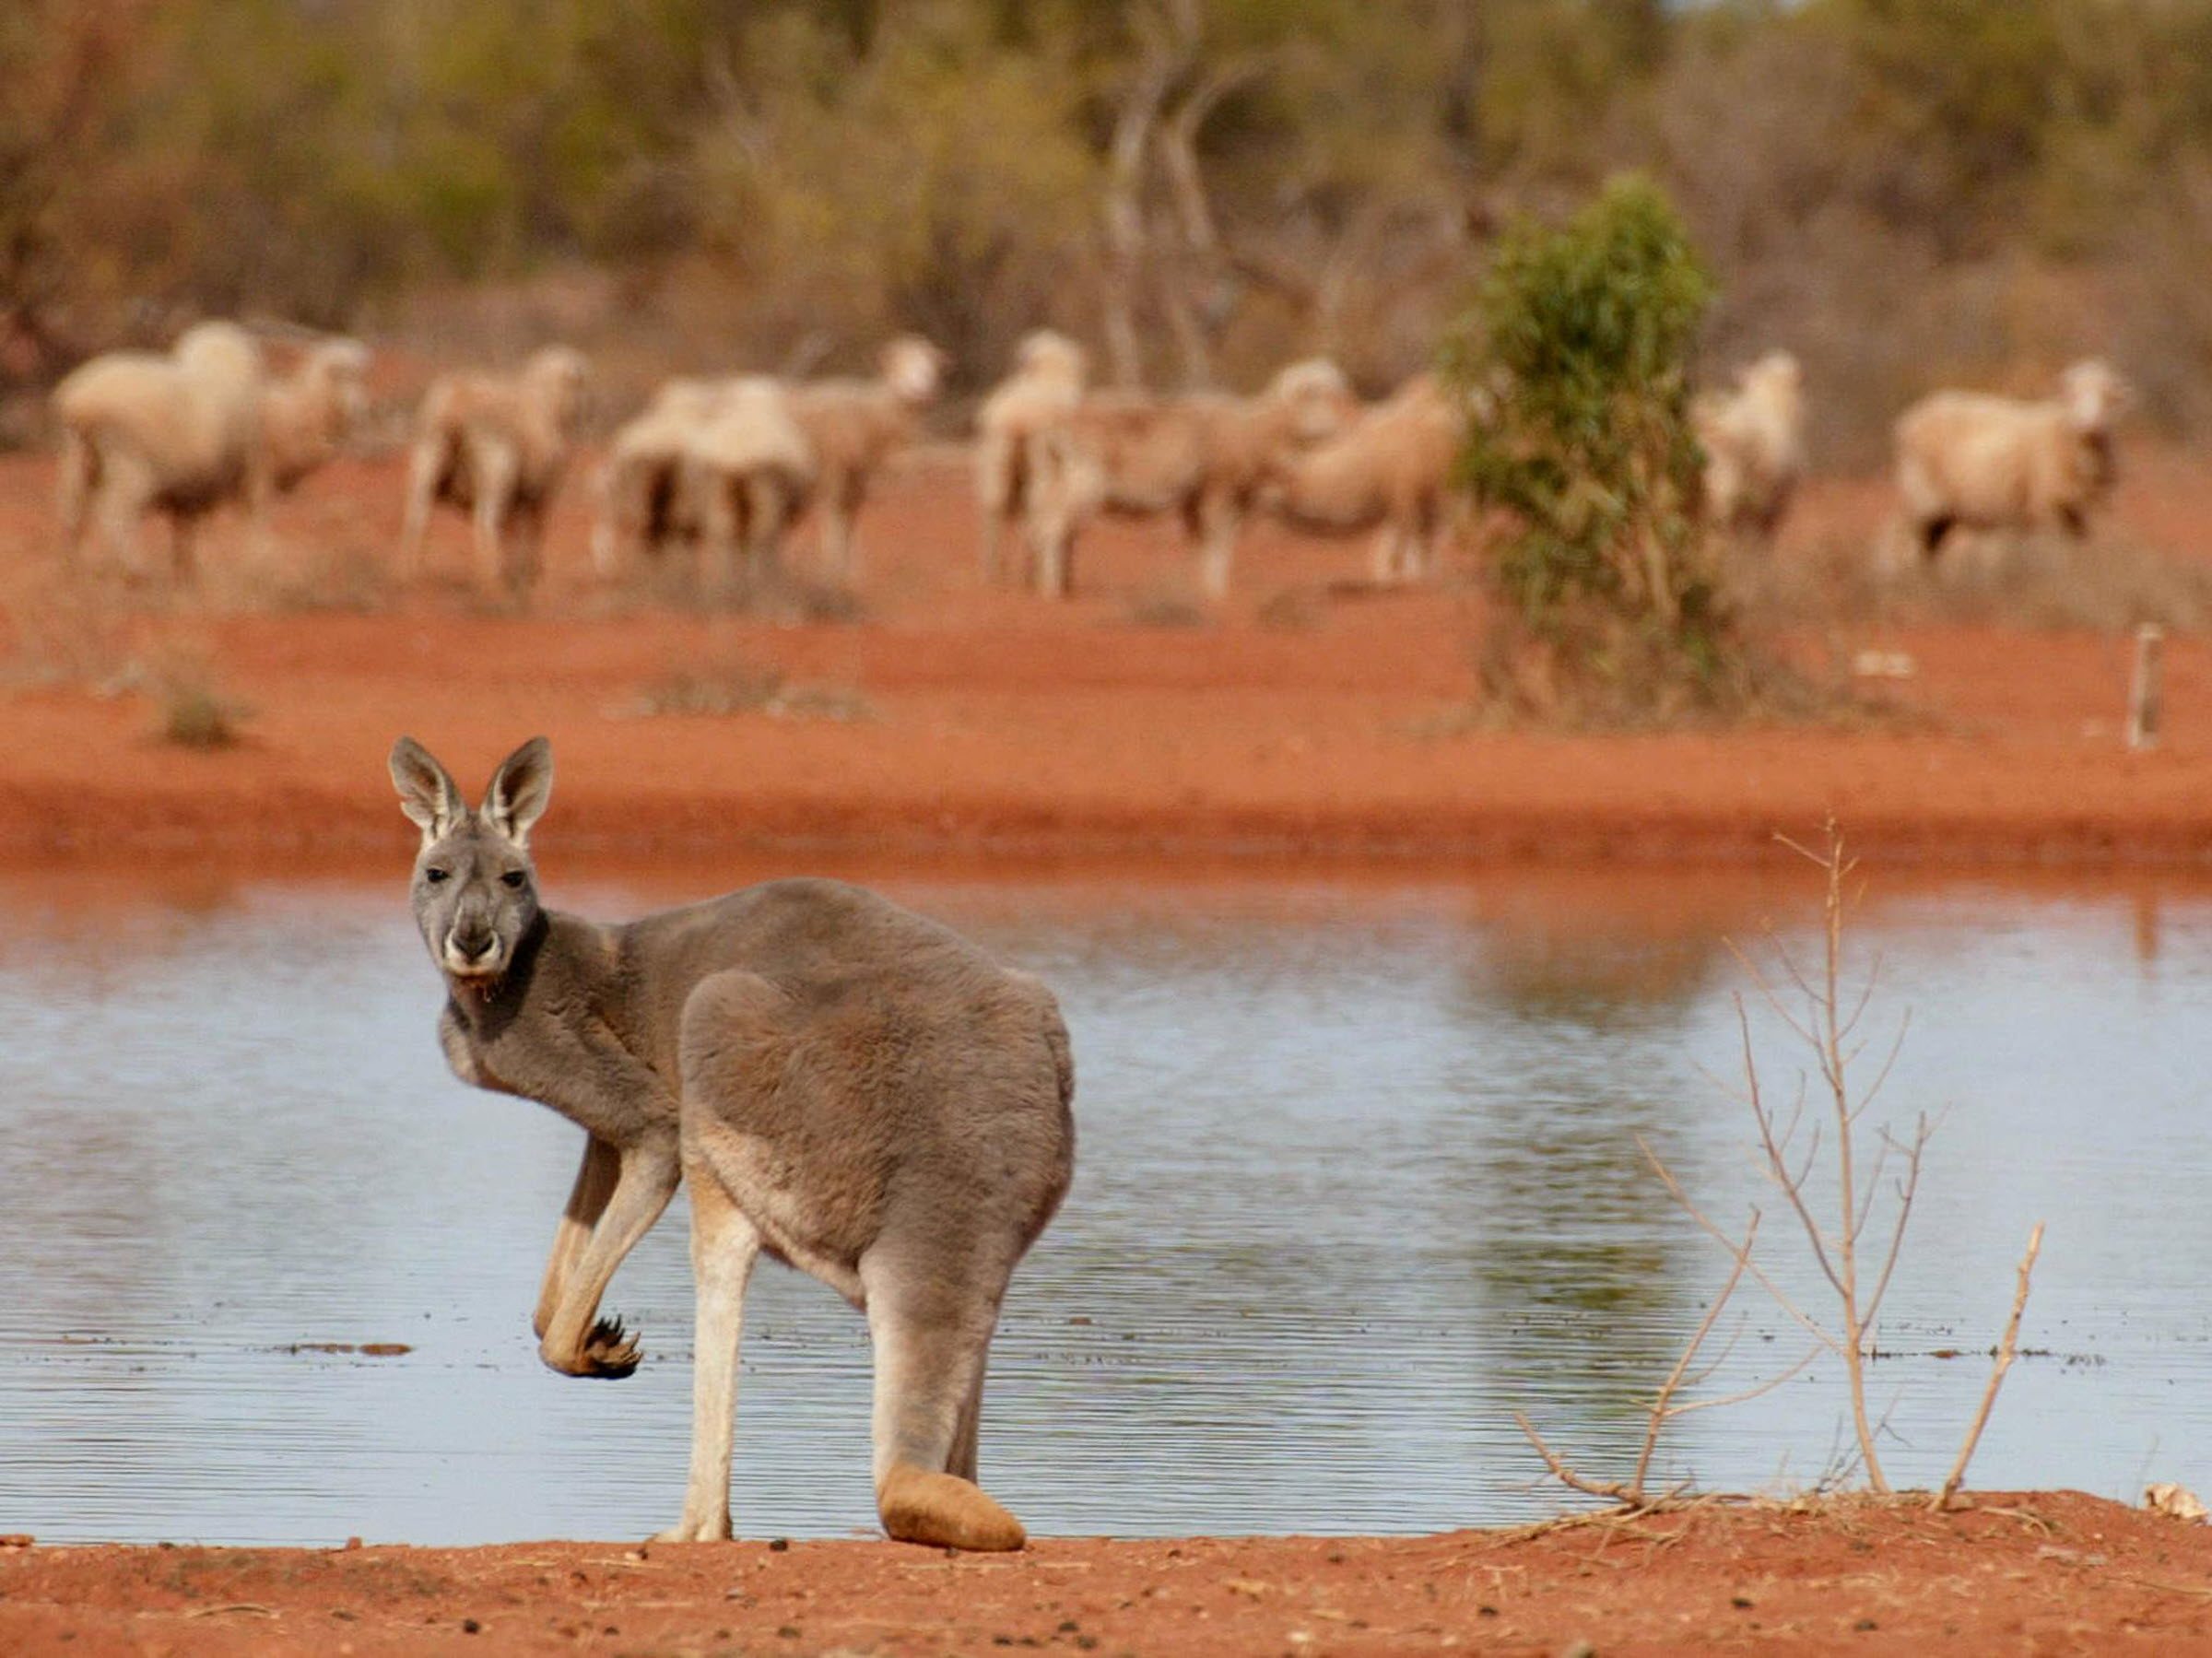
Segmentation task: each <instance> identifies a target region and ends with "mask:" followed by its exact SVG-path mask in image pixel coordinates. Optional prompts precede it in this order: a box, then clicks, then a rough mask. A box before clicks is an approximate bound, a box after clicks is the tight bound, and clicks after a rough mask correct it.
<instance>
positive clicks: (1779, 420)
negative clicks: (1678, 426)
mask: <svg viewBox="0 0 2212 1658" xmlns="http://www.w3.org/2000/svg"><path fill="white" fill-rule="evenodd" d="M1690 420H1691V424H1692V425H1693V427H1694V428H1695V429H1696V431H1697V436H1698V441H1699V443H1700V445H1701V446H1702V447H1703V449H1704V451H1705V467H1704V475H1703V495H1704V515H1705V520H1706V522H1707V523H1712V524H1714V525H1716V526H1718V527H1719V528H1721V529H1724V530H1730V531H1735V530H1751V531H1754V532H1756V533H1757V534H1759V535H1764V536H1771V535H1773V533H1774V531H1775V529H1776V528H1777V527H1778V526H1779V525H1780V524H1781V523H1782V518H1783V513H1784V512H1787V511H1788V510H1789V504H1790V497H1791V496H1792V494H1793V493H1794V491H1795V489H1796V488H1797V481H1798V479H1799V477H1800V476H1803V474H1804V471H1805V372H1804V370H1802V369H1800V368H1799V367H1798V365H1797V359H1795V358H1794V357H1793V356H1791V355H1790V354H1789V353H1788V352H1787V351H1770V352H1768V353H1767V354H1766V355H1765V356H1764V357H1762V358H1760V359H1759V360H1758V361H1757V362H1755V363H1753V364H1751V365H1750V366H1749V367H1748V368H1747V369H1744V370H1740V371H1738V373H1737V375H1736V379H1735V390H1733V391H1730V392H1716V393H1709V394H1706V395H1705V396H1703V397H1700V398H1699V399H1698V400H1697V402H1696V403H1695V404H1694V405H1692V406H1691V409H1690Z"/></svg>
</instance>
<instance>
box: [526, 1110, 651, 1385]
mask: <svg viewBox="0 0 2212 1658" xmlns="http://www.w3.org/2000/svg"><path fill="white" fill-rule="evenodd" d="M617 1159H618V1160H617V1168H616V1171H615V1189H614V1191H613V1192H612V1193H611V1194H609V1195H608V1197H607V1200H606V1208H605V1209H604V1210H603V1211H602V1212H601V1213H600V1216H599V1219H598V1222H597V1223H596V1224H595V1225H594V1227H593V1228H592V1230H591V1235H590V1236H589V1237H588V1238H586V1239H585V1241H584V1244H583V1248H582V1252H580V1253H579V1255H578V1257H577V1260H576V1263H575V1264H574V1266H573V1267H572V1268H571V1270H570V1271H569V1273H568V1275H567V1278H566V1280H565V1282H564V1283H563V1284H562V1286H561V1291H560V1296H559V1300H558V1301H557V1302H556V1303H555V1305H554V1308H553V1316H552V1318H551V1320H550V1321H549V1322H548V1323H547V1326H546V1334H545V1338H544V1339H543V1340H542V1341H540V1342H539V1344H538V1348H537V1356H538V1357H539V1358H542V1359H544V1360H545V1361H546V1363H547V1365H548V1366H550V1367H551V1368H552V1369H554V1370H559V1371H560V1372H561V1373H562V1374H563V1375H566V1376H627V1375H629V1373H630V1372H631V1371H632V1370H636V1369H637V1368H638V1348H637V1344H636V1343H634V1342H631V1341H629V1340H627V1339H626V1338H624V1336H623V1335H622V1333H621V1330H620V1327H619V1326H616V1325H609V1326H606V1327H605V1328H602V1327H600V1326H599V1325H598V1324H597V1323H596V1321H597V1319H598V1316H599V1299H600V1297H602V1296H604V1295H605V1294H606V1287H607V1284H608V1283H609V1282H610V1281H611V1280H612V1279H613V1277H614V1276H615V1268H617V1267H618V1266H619V1265H621V1264H622V1262H623V1258H624V1257H625V1256H627V1255H628V1254H629V1252H630V1251H631V1250H633V1249H635V1248H636V1247H637V1243H638V1240H639V1239H641V1238H642V1237H644V1236H645V1234H646V1233H647V1232H649V1231H651V1230H652V1229H653V1222H654V1221H656V1220H658V1219H659V1218H660V1217H661V1211H662V1210H664V1209H665V1208H666V1207H667V1206H668V1200H669V1199H670V1198H671V1197H673V1196H675V1195H676V1187H677V1180H678V1179H679V1178H680V1170H679V1167H678V1165H677V1157H676V1147H675V1146H673V1145H666V1144H662V1143H659V1142H653V1143H651V1144H648V1145H644V1146H629V1147H627V1148H625V1149H623V1150H622V1151H620V1152H618V1154H617Z"/></svg>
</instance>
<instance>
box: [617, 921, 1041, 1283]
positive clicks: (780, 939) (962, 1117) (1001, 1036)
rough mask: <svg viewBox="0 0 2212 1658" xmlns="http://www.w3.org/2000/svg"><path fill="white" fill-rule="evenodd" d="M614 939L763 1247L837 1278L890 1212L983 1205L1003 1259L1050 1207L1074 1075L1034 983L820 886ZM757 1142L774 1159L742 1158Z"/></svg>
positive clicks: (937, 1212) (924, 1216)
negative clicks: (643, 986) (758, 1225)
mask: <svg viewBox="0 0 2212 1658" xmlns="http://www.w3.org/2000/svg"><path fill="white" fill-rule="evenodd" d="M626 947H628V948H629V950H631V951H632V952H633V953H635V954H636V955H637V956H638V957H639V958H640V960H641V964H643V963H650V964H652V965H651V966H650V967H649V968H646V969H645V970H649V971H653V972H654V973H656V975H657V976H658V981H659V982H656V983H655V985H654V986H653V996H654V999H655V1001H656V1004H657V1005H658V1006H659V1008H660V1017H656V1019H655V1024H656V1026H657V1027H660V1028H662V1029H666V1028H668V1026H669V1025H671V1024H673V1026H674V1029H675V1030H676V1032H677V1066H676V1073H677V1075H679V1076H681V1077H682V1078H683V1085H684V1093H685V1111H686V1112H687V1114H688V1116H690V1117H691V1118H692V1119H693V1121H694V1122H695V1123H696V1124H697V1126H698V1128H699V1129H700V1132H701V1134H702V1135H704V1136H705V1137H706V1138H707V1139H708V1140H710V1141H713V1140H718V1139H719V1138H720V1137H721V1135H722V1134H723V1131H727V1133H728V1135H731V1136H734V1138H733V1140H732V1141H731V1144H733V1145H735V1144H739V1143H741V1144H742V1148H743V1149H742V1152H741V1154H740V1155H738V1156H735V1157H730V1158H716V1161H717V1162H718V1163H721V1164H723V1165H724V1176H725V1179H726V1180H728V1181H729V1182H730V1183H731V1184H732V1186H733V1190H734V1191H735V1192H736V1193H737V1194H738V1196H739V1200H740V1204H741V1205H742V1206H745V1207H747V1209H748V1212H750V1211H753V1210H755V1209H756V1208H758V1209H759V1210H760V1213H759V1215H758V1216H757V1218H759V1219H761V1221H762V1223H763V1229H764V1231H765V1232H766V1233H767V1234H768V1236H769V1240H770V1241H771V1244H773V1245H774V1246H776V1247H777V1248H778V1250H779V1252H785V1253H789V1254H791V1255H793V1257H794V1258H797V1259H806V1260H808V1261H809V1263H810V1264H812V1265H813V1266H814V1267H815V1269H816V1270H822V1269H823V1268H824V1267H829V1268H830V1271H828V1272H827V1273H826V1275H825V1276H830V1278H831V1279H832V1281H843V1280H844V1279H845V1276H846V1275H847V1274H848V1273H851V1272H855V1271H857V1263H858V1260H859V1257H860V1256H861V1255H862V1254H863V1253H865V1251H866V1250H867V1249H868V1248H869V1247H870V1246H871V1245H872V1244H873V1243H874V1242H876V1241H877V1240H878V1239H879V1238H880V1237H881V1235H882V1234H883V1233H884V1232H885V1230H886V1229H891V1230H897V1229H899V1228H900V1227H901V1226H902V1225H905V1224H907V1221H906V1220H905V1219H902V1218H901V1217H907V1216H910V1215H911V1217H912V1223H913V1224H916V1225H919V1226H921V1227H923V1228H924V1229H927V1230H929V1231H930V1232H931V1233H932V1234H933V1235H934V1234H939V1233H950V1232H955V1231H963V1230H965V1229H967V1228H968V1227H969V1226H970V1225H971V1223H972V1222H973V1221H974V1220H975V1219H976V1218H977V1217H978V1216H979V1214H982V1213H985V1212H987V1213H989V1214H990V1215H991V1216H992V1217H993V1226H994V1229H997V1230H999V1231H1001V1232H1002V1233H1003V1234H1004V1235H1005V1236H1006V1239H1007V1240H1008V1241H1011V1242H1012V1243H1013V1246H1014V1248H1015V1250H1016V1252H1018V1251H1019V1250H1020V1249H1023V1248H1026V1247H1027V1246H1028V1244H1029V1242H1030V1240H1032V1239H1033V1238H1035V1236H1036V1235H1037V1233H1038V1232H1039V1231H1041V1230H1042V1229H1043V1227H1044V1225H1045V1222H1046V1221H1047V1220H1049V1219H1050V1218H1051V1216H1052V1213H1053V1210H1054V1209H1055V1208H1056V1207H1057V1206H1058V1205H1059V1201H1060V1198H1061V1195H1062V1194H1064V1193H1065V1190H1066V1186H1067V1181H1068V1175H1069V1170H1070V1169H1071V1168H1072V1164H1073V1156H1074V1126H1073V1122H1072V1118H1071V1116H1070V1110H1069V1102H1070V1099H1071V1098H1072V1095H1073V1091H1074V1080H1073V1069H1072V1063H1071V1062H1070V1060H1069V1057H1068V1052H1069V1050H1068V1041H1067V1031H1066V1027H1065V1024H1064V1023H1063V1022H1062V1020H1061V1017H1060V1011H1059V1006H1058V1004H1057V1003H1056V1002H1055V1001H1054V1000H1053V995H1052V993H1051V992H1050V991H1048V990H1047V989H1046V988H1045V987H1044V986H1043V985H1042V984H1041V983H1040V982H1038V981H1036V980H1035V979H1032V978H1030V976H1029V975H1027V974H1024V973H1017V972H1012V971H1009V970H1006V969H1005V968H1002V967H1000V966H999V965H998V964H997V963H996V962H994V961H993V960H992V959H991V958H990V957H989V956H987V955H986V954H985V953H984V952H983V951H982V950H981V949H980V948H978V947H976V946H974V945H973V944H971V943H970V942H969V941H968V940H967V939H965V938H963V937H961V936H960V935H959V934H958V933H955V932H953V931H952V930H951V929H950V928H948V927H945V926H942V925H940V924H939V923H935V922H933V921H930V920H927V919H925V918H924V917H922V916H919V915H916V914H914V913H913V912H912V911H908V910H905V909H902V908H901V907H900V906H899V905H897V904H894V903H892V902H891V901H890V900H888V899H884V898H882V897H880V896H878V895H877V894H875V893H872V892H868V891H865V890H864V889H863V888H857V887H850V886H847V885H845V884H844V883H842V882H839V881H827V880H812V879H800V880H784V881H774V882H770V883H767V884H765V885H763V886H759V887H753V888H746V889H744V890H742V891H739V892H735V893H732V894H730V895H728V896H727V897H724V898H721V899H717V900H712V901H710V902H708V903H704V904H700V905H694V906H691V907H688V908H687V909H683V910H676V911H663V912H662V913H660V914H658V915H655V916H651V917H648V918H646V919H645V920H644V921H642V922H640V923H635V924H634V925H633V927H632V928H631V929H630V935H629V939H628V940H627V941H626ZM761 1146H771V1147H772V1148H774V1155H773V1156H772V1157H771V1158H767V1159H765V1160H762V1159H757V1158H754V1157H753V1156H752V1152H753V1151H754V1150H756V1149H758V1148H759V1147H761ZM728 1149H729V1146H724V1150H725V1151H726V1150H728ZM977 1170H990V1171H991V1172H990V1176H989V1180H988V1186H989V1189H988V1190H987V1191H980V1190H977V1189H976V1186H977V1182H976V1172H977ZM771 1188H772V1189H773V1192H772V1194H771ZM1008 1264H1009V1265H1011V1261H1009V1262H1008ZM847 1287H848V1288H850V1285H849V1284H848V1285H847Z"/></svg>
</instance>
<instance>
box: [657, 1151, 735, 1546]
mask: <svg viewBox="0 0 2212 1658" xmlns="http://www.w3.org/2000/svg"><path fill="white" fill-rule="evenodd" d="M690 1179H691V1278H692V1282H693V1284H694V1286H695V1287H696V1289H697V1296H698V1310H699V1311H698V1324H697V1329H696V1336H695V1339H694V1340H693V1342H692V1352H691V1478H690V1482H689V1483H688V1485H687V1486H685V1487H684V1517H683V1518H682V1519H681V1520H679V1521H677V1523H675V1524H674V1525H672V1526H670V1527H669V1528H668V1529H667V1530H666V1531H665V1532H663V1533H662V1534H661V1535H659V1536H657V1537H655V1538H654V1539H653V1541H654V1542H655V1543H719V1542H721V1541H723V1540H724V1539H725V1538H727V1537H728V1536H729V1535H730V1442H731V1440H732V1439H733V1437H734V1436H735V1431H736V1426H735V1420H734V1417H735V1411H736V1405H737V1344H738V1340H739V1338H740V1336H741V1335H742V1334H743V1332H744V1329H745V1290H746V1286H747V1284H748V1283H749V1282H750V1281H751V1279H752V1276H753V1263H754V1262H755V1261H756V1260H757V1259H758V1258H759V1253H760V1233H759V1229H757V1228H755V1227H754V1225H753V1223H752V1222H751V1221H749V1220H747V1218H746V1217H744V1215H743V1214H741V1213H740V1212H739V1211H738V1208H737V1205H735V1204H734V1203H732V1202H731V1201H730V1194H729V1193H728V1192H727V1191H726V1190H724V1187H723V1184H722V1182H721V1181H719V1180H718V1179H716V1178H715V1176H714V1173H713V1171H712V1170H709V1169H707V1168H705V1167H704V1166H702V1165H698V1164H694V1165H693V1167H692V1169H691V1176H690Z"/></svg>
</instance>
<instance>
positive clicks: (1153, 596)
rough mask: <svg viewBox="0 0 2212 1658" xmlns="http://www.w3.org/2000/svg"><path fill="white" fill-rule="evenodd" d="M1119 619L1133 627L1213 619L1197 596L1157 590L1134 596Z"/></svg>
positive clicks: (1197, 623)
mask: <svg viewBox="0 0 2212 1658" xmlns="http://www.w3.org/2000/svg"><path fill="white" fill-rule="evenodd" d="M1122 619H1123V621H1124V623H1126V624H1127V625H1128V626H1129V627H1132V628H1160V629H1178V628H1182V629H1189V628H1203V627H1206V625H1207V624H1208V623H1210V622H1211V621H1212V620H1213V618H1212V617H1209V616H1208V615H1206V607H1205V606H1203V605H1200V604H1199V603H1198V602H1197V601H1196V600H1194V599H1189V598H1185V597H1184V596H1183V595H1182V594H1179V593H1167V592H1159V591H1154V592H1150V593H1140V594H1135V596H1133V597H1132V598H1131V599H1130V600H1129V603H1128V605H1127V606H1126V607H1125V608H1124V611H1123V613H1122Z"/></svg>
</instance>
